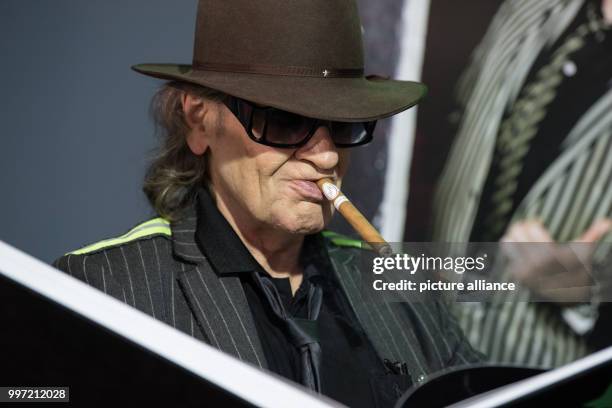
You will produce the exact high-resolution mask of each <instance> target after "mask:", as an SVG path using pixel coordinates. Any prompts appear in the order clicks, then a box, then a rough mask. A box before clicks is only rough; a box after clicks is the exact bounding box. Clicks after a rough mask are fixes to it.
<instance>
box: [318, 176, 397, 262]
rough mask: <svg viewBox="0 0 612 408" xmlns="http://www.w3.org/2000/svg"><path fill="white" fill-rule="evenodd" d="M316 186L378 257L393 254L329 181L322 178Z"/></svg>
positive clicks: (351, 204)
mask: <svg viewBox="0 0 612 408" xmlns="http://www.w3.org/2000/svg"><path fill="white" fill-rule="evenodd" d="M317 185H318V186H319V188H320V189H321V191H322V192H323V195H324V196H325V198H327V199H328V200H329V201H331V202H332V203H333V204H334V207H336V210H338V212H339V213H340V214H342V215H343V216H344V218H345V219H346V220H347V221H348V223H349V224H351V226H352V227H353V228H354V229H355V231H357V233H358V234H359V236H361V238H362V239H363V240H364V241H365V242H367V243H368V244H370V245H371V246H372V248H373V249H374V250H375V251H376V252H377V253H378V254H379V255H382V256H388V255H391V254H392V253H393V250H392V249H391V246H390V245H389V244H388V243H387V241H385V240H384V238H383V237H382V236H381V235H380V233H379V232H378V231H377V230H376V228H374V226H373V225H372V224H370V222H369V221H368V220H367V219H366V218H365V217H364V216H363V214H361V212H360V211H359V210H358V209H357V208H356V207H355V206H354V205H353V203H351V202H350V201H349V199H348V198H347V197H346V196H345V195H344V194H343V193H342V191H340V189H339V188H338V187H336V185H335V184H334V183H333V182H332V181H331V180H330V179H328V178H322V179H321V180H318V181H317Z"/></svg>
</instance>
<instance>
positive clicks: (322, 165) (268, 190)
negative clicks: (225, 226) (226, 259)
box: [206, 103, 349, 234]
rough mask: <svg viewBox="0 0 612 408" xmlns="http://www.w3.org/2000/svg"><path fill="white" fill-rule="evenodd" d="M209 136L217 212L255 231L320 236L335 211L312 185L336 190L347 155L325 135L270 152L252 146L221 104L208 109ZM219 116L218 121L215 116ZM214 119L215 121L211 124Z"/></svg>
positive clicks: (322, 132) (325, 131)
mask: <svg viewBox="0 0 612 408" xmlns="http://www.w3.org/2000/svg"><path fill="white" fill-rule="evenodd" d="M209 113H212V114H213V115H212V117H211V118H209V120H210V122H213V121H215V122H216V124H217V126H215V127H216V130H215V132H214V134H211V132H210V130H211V129H209V131H208V132H207V133H208V135H206V136H208V142H207V147H208V149H209V150H210V152H209V172H210V180H211V184H212V187H213V189H214V193H215V196H216V198H217V205H218V206H220V207H221V206H225V207H226V208H227V210H229V213H230V214H231V216H232V217H233V218H234V219H235V220H236V221H237V222H238V223H242V224H243V225H244V224H255V225H256V228H273V229H278V230H283V231H286V232H289V233H298V234H310V233H314V232H318V231H320V230H322V229H323V228H324V227H325V225H326V224H327V223H328V222H329V220H330V218H331V216H332V214H333V205H332V204H331V203H330V202H328V201H327V200H326V199H325V198H324V197H323V195H322V194H321V192H320V190H319V188H318V187H317V185H316V184H315V181H316V180H318V179H320V178H322V177H329V178H331V179H333V180H334V182H335V184H336V185H337V186H338V187H340V184H341V180H342V177H343V176H344V174H345V172H346V170H347V167H348V163H349V151H348V149H340V148H337V147H336V146H335V145H334V143H333V142H332V140H331V138H330V135H329V130H328V129H327V128H326V127H319V128H318V129H317V131H316V132H315V134H314V135H313V136H312V138H311V139H310V140H309V141H308V143H307V144H306V145H304V146H302V147H299V148H276V147H269V146H265V145H262V144H259V143H256V142H254V141H252V140H251V139H250V138H249V136H248V135H247V133H246V131H245V129H244V127H243V126H242V124H241V123H240V122H239V121H238V119H237V118H236V117H235V116H234V115H233V114H232V112H231V111H230V110H229V109H228V108H227V107H226V106H225V105H223V104H221V103H217V104H215V107H214V109H211V110H210V112H209ZM216 115H218V116H216ZM213 117H214V119H213Z"/></svg>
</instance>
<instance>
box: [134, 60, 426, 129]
mask: <svg viewBox="0 0 612 408" xmlns="http://www.w3.org/2000/svg"><path fill="white" fill-rule="evenodd" d="M132 69H133V70H135V71H136V72H139V73H141V74H144V75H148V76H152V77H155V78H161V79H168V80H181V81H186V82H190V83H194V84H199V85H203V86H206V87H209V88H212V89H216V90H218V91H221V92H224V93H226V94H229V95H232V96H236V97H238V98H242V99H246V100H248V101H251V102H254V103H257V104H261V105H265V106H271V107H274V108H278V109H283V110H286V111H289V112H293V113H297V114H299V115H303V116H307V117H312V118H318V119H324V120H335V121H344V122H363V121H371V120H378V119H383V118H386V117H389V116H392V115H395V114H397V113H399V112H402V111H404V110H406V109H408V108H410V107H412V106H414V105H416V104H417V103H418V102H419V101H420V100H421V99H422V98H423V97H424V96H425V95H426V94H427V87H426V86H425V85H424V84H422V83H419V82H412V81H398V80H392V79H383V78H376V79H366V78H364V77H359V78H336V77H328V78H324V77H320V78H315V77H295V76H279V75H263V74H251V73H233V72H219V71H201V70H194V69H192V67H191V65H177V64H139V65H135V66H133V67H132Z"/></svg>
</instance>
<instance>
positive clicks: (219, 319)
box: [54, 208, 481, 381]
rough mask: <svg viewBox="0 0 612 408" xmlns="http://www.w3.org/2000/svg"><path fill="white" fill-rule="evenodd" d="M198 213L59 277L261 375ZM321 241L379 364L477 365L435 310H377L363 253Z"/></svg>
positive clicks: (70, 261)
mask: <svg viewBox="0 0 612 408" xmlns="http://www.w3.org/2000/svg"><path fill="white" fill-rule="evenodd" d="M196 227H197V213H196V209H195V208H192V210H191V211H189V212H188V213H187V214H186V215H185V216H184V217H183V218H182V219H181V220H180V221H177V222H173V223H168V222H167V221H165V220H163V219H161V218H157V219H153V220H150V221H148V222H145V223H143V224H140V225H139V226H137V227H135V228H133V229H132V230H131V231H129V232H128V233H127V234H125V235H123V236H121V237H119V238H116V239H110V240H105V241H102V242H100V243H97V244H93V245H90V246H88V247H85V248H83V249H81V250H78V251H75V252H72V253H69V254H66V255H64V256H63V257H61V258H59V259H58V260H56V261H55V262H54V266H55V267H57V268H58V269H60V270H62V271H64V272H67V273H69V274H70V275H72V276H74V277H76V278H78V279H80V280H82V281H84V282H86V283H88V284H89V285H91V286H94V287H96V288H98V289H100V290H102V291H104V292H105V293H107V294H108V295H111V296H113V297H115V298H117V299H119V300H121V301H123V302H125V303H127V304H129V305H131V306H133V307H135V308H137V309H139V310H141V311H143V312H145V313H147V314H149V315H151V316H153V317H154V318H156V319H159V320H161V321H163V322H165V323H167V324H169V325H170V326H172V327H174V328H176V329H178V330H181V331H183V332H185V333H187V334H189V335H191V336H193V337H195V338H197V339H199V340H201V341H204V342H206V343H208V344H210V345H212V346H214V347H216V348H218V349H220V350H222V351H224V352H226V353H229V354H231V355H233V356H235V357H236V358H238V359H240V360H242V361H244V362H247V363H250V364H253V365H255V366H257V367H260V368H263V369H265V368H267V362H266V360H265V356H264V353H263V350H262V345H261V343H260V340H259V337H258V335H257V331H256V327H255V324H254V322H253V317H252V314H251V311H250V309H249V305H248V304H247V300H246V297H245V294H244V292H243V289H242V285H241V282H240V281H239V278H238V277H236V276H231V275H229V276H228V275H227V274H223V275H222V276H219V275H217V274H216V273H215V272H214V270H213V269H212V267H211V265H210V264H209V262H208V261H207V259H206V257H205V256H204V254H203V252H202V250H201V249H200V247H199V244H198V243H196V239H195V235H196ZM338 237H339V236H337V235H331V238H330V235H327V236H326V238H325V239H324V242H325V246H326V249H327V252H328V254H329V258H330V260H331V264H332V265H333V269H334V271H333V273H335V275H336V276H337V278H338V279H339V281H340V283H341V287H342V289H343V290H344V291H345V293H346V295H347V298H348V299H349V303H350V304H351V306H352V308H353V310H354V311H355V314H356V316H357V318H358V320H359V322H360V323H361V325H362V327H363V328H364V330H365V332H366V334H367V335H368V336H369V338H370V339H371V340H372V343H373V345H374V347H375V349H376V351H377V353H378V354H379V356H380V358H381V359H385V358H386V359H389V360H391V361H401V362H406V363H407V365H408V367H409V374H410V376H411V378H412V379H413V381H415V380H416V381H422V380H423V379H424V378H425V377H426V376H427V375H428V374H430V373H433V372H436V371H439V370H441V369H443V368H445V367H450V366H454V365H464V364H467V363H469V362H476V361H479V360H480V359H481V357H480V356H479V355H478V354H477V353H476V352H474V350H473V349H472V348H471V346H470V345H469V343H468V342H467V340H466V339H465V337H464V336H463V334H462V333H461V330H460V329H459V327H458V325H457V323H456V321H455V320H454V319H453V318H452V317H451V314H450V313H448V311H447V310H446V308H445V306H444V305H442V304H440V303H421V304H408V303H390V304H385V303H379V302H374V301H373V299H371V298H369V297H368V296H370V295H368V293H367V291H364V290H361V287H360V282H359V276H360V275H361V274H360V272H359V270H358V268H357V265H358V262H357V258H358V256H359V252H360V251H362V249H359V248H355V247H351V246H348V245H347V244H346V242H347V241H346V240H344V239H341V238H340V239H339V238H338Z"/></svg>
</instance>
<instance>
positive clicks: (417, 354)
mask: <svg viewBox="0 0 612 408" xmlns="http://www.w3.org/2000/svg"><path fill="white" fill-rule="evenodd" d="M327 251H328V254H329V259H330V260H331V264H332V267H333V269H334V273H335V275H336V277H337V278H338V280H339V282H340V285H341V287H342V289H343V290H344V293H345V294H346V296H347V298H348V301H349V303H350V306H351V308H352V309H353V312H354V313H355V315H356V317H357V320H358V321H359V323H360V324H361V326H362V327H363V329H364V331H365V332H366V334H367V336H368V338H369V339H370V341H371V342H372V345H373V346H374V348H375V350H376V352H377V354H378V356H379V358H380V359H381V361H383V360H385V359H388V360H390V361H393V362H396V361H399V362H405V363H406V364H407V366H408V371H409V374H410V376H411V377H412V379H413V380H416V379H418V378H420V377H421V376H422V375H424V374H426V373H427V372H428V371H429V369H428V364H427V362H426V361H425V360H424V358H425V357H424V356H425V354H424V353H423V349H422V348H421V346H420V341H419V339H417V337H416V336H415V334H414V333H415V330H414V324H413V322H412V321H411V320H410V314H409V313H405V312H402V310H400V309H401V308H402V307H403V305H402V304H400V303H389V302H380V301H377V300H376V299H374V298H373V297H372V296H371V294H370V293H369V291H367V290H364V289H363V287H362V282H361V273H360V271H359V268H358V265H359V260H358V259H355V258H356V256H357V255H355V253H354V252H353V251H347V250H342V248H337V247H335V246H333V245H329V246H327ZM416 317H417V318H420V317H419V316H416Z"/></svg>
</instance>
